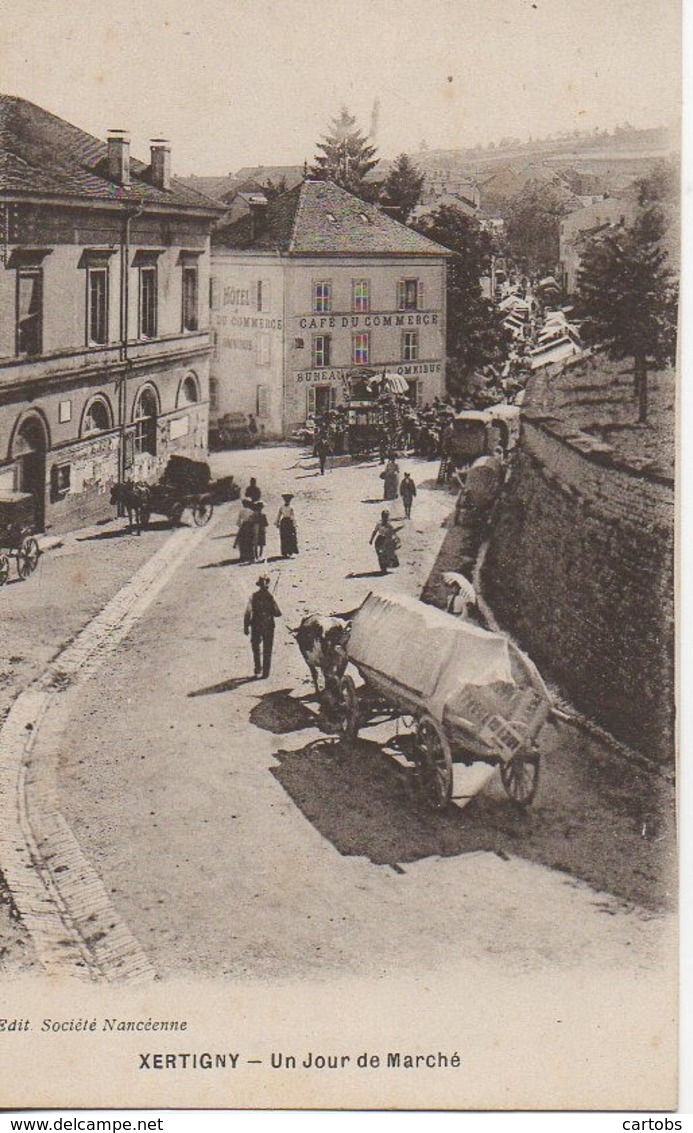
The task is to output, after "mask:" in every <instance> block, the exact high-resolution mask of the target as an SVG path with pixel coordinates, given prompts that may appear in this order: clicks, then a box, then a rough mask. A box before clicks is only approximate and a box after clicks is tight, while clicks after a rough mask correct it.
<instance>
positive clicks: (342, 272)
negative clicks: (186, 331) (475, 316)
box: [211, 180, 450, 436]
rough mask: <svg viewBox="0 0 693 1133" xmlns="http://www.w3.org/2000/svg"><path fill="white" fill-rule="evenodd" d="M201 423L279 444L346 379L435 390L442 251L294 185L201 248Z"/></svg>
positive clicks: (441, 352) (336, 198) (378, 216)
mask: <svg viewBox="0 0 693 1133" xmlns="http://www.w3.org/2000/svg"><path fill="white" fill-rule="evenodd" d="M212 245H213V247H212V326H213V329H214V332H215V349H214V356H213V360H212V371H211V399H212V406H211V412H212V417H213V418H216V419H219V418H220V417H222V416H223V415H224V414H226V413H230V412H242V413H245V414H250V413H252V414H255V415H257V418H258V423H259V424H260V425H262V426H264V429H265V432H266V433H267V435H270V436H285V435H287V434H288V433H290V432H291V431H292V430H293V429H294V428H295V427H296V426H297V425H299V424H301V423H302V422H304V421H305V420H306V417H307V416H309V415H310V414H312V413H314V412H321V411H323V410H326V409H328V408H331V407H332V406H334V405H337V404H338V403H339V402H341V401H342V400H343V399H344V395H345V390H346V388H347V382H348V377H349V375H350V374H353V373H354V371H364V370H368V369H371V370H373V371H382V370H384V369H387V370H388V371H389V372H395V373H398V374H400V375H402V377H404V378H405V379H406V381H407V383H408V386H409V390H410V396H411V398H412V400H414V401H416V402H419V403H422V402H427V401H431V400H432V399H433V398H434V397H435V396H436V395H441V394H442V393H443V391H444V388H445V294H446V257H447V256H448V255H449V254H450V253H449V252H448V250H447V249H446V248H443V247H441V246H440V245H439V244H435V243H433V241H431V240H428V239H426V237H424V236H421V235H420V234H419V233H417V232H414V231H413V230H412V229H410V228H407V227H405V226H404V225H402V224H399V223H398V222H397V221H395V220H393V219H392V218H391V217H389V216H386V215H385V214H384V213H383V212H381V211H380V209H378V208H376V207H375V206H374V205H371V204H366V203H365V202H364V201H362V200H360V199H358V198H357V197H354V196H352V195H351V194H350V193H347V192H346V191H345V190H344V189H341V188H339V187H338V186H336V185H334V184H332V183H331V182H328V181H308V180H306V181H303V182H302V183H301V184H299V185H297V186H295V187H294V188H293V189H291V190H290V191H289V192H288V193H284V194H283V195H282V196H281V197H278V198H276V199H275V200H273V201H272V202H271V203H270V204H269V205H266V206H260V207H257V208H254V209H252V211H251V213H250V214H249V215H248V216H245V217H242V218H241V219H240V220H237V221H235V222H233V223H223V224H222V225H221V226H220V227H219V228H218V229H217V231H216V233H215V234H214V236H213V241H212Z"/></svg>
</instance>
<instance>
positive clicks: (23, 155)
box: [0, 94, 216, 210]
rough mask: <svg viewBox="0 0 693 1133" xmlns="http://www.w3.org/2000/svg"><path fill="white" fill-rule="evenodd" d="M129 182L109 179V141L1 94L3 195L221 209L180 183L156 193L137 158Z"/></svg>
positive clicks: (0, 179) (0, 187)
mask: <svg viewBox="0 0 693 1133" xmlns="http://www.w3.org/2000/svg"><path fill="white" fill-rule="evenodd" d="M130 177H131V181H130V184H129V185H119V184H117V183H116V182H114V181H113V180H111V179H110V178H109V176H108V147H107V144H106V142H102V141H101V140H100V139H99V138H95V137H92V135H91V134H87V133H85V131H84V130H80V129H79V128H78V127H77V126H73V125H71V123H69V122H66V121H65V120H64V119H62V118H58V117H57V116H56V115H55V114H51V113H50V112H49V111H47V110H44V109H43V108H42V107H40V106H36V105H35V104H34V103H32V102H27V101H26V99H23V98H16V97H14V96H12V95H2V94H0V193H8V194H12V193H33V194H40V195H42V196H43V195H50V196H60V197H80V198H88V199H92V200H109V201H119V200H124V201H134V202H137V203H143V204H153V205H173V206H174V207H176V208H178V207H182V208H197V209H205V210H207V209H211V210H213V209H215V208H216V205H215V202H213V201H211V200H209V198H207V197H205V196H204V194H202V193H199V192H197V191H196V190H194V189H191V188H189V187H188V186H186V185H182V184H181V182H180V181H177V180H175V179H174V180H173V181H172V182H171V188H170V189H159V188H157V187H156V186H155V185H153V184H152V183H151V180H150V170H149V166H148V165H145V164H144V163H143V162H141V161H136V160H135V159H134V158H133V159H131V161H130Z"/></svg>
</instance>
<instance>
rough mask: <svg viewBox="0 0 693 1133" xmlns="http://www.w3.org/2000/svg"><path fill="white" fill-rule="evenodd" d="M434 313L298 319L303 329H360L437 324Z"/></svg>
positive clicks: (319, 316)
mask: <svg viewBox="0 0 693 1133" xmlns="http://www.w3.org/2000/svg"><path fill="white" fill-rule="evenodd" d="M437 323H438V315H437V314H434V313H432V312H431V313H428V312H426V313H420V314H416V315H414V314H411V315H409V314H398V315H318V316H315V315H313V316H311V317H310V318H308V317H307V316H306V317H304V318H301V319H299V320H298V325H299V327H300V328H301V330H334V329H335V328H336V327H342V328H345V329H346V328H351V329H352V330H358V329H359V328H361V327H365V328H370V327H427V326H436V325H437Z"/></svg>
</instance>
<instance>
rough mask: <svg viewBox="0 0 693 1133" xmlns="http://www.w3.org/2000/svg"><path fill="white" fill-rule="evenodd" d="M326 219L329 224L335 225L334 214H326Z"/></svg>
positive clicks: (335, 218)
mask: <svg viewBox="0 0 693 1133" xmlns="http://www.w3.org/2000/svg"><path fill="white" fill-rule="evenodd" d="M327 219H328V220H329V221H330V222H331V223H332V224H336V223H337V217H336V216H335V215H334V213H333V212H328V214H327Z"/></svg>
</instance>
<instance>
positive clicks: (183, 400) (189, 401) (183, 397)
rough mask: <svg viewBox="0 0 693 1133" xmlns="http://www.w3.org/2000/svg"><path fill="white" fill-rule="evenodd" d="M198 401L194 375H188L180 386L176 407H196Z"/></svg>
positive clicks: (198, 395) (198, 394) (197, 387)
mask: <svg viewBox="0 0 693 1133" xmlns="http://www.w3.org/2000/svg"><path fill="white" fill-rule="evenodd" d="M199 400H200V389H199V386H198V384H197V378H196V377H195V375H194V374H188V376H187V378H185V379H184V381H183V382H182V384H181V387H180V394H179V396H178V406H179V407H180V406H181V405H196V404H197V402H198V401H199Z"/></svg>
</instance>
